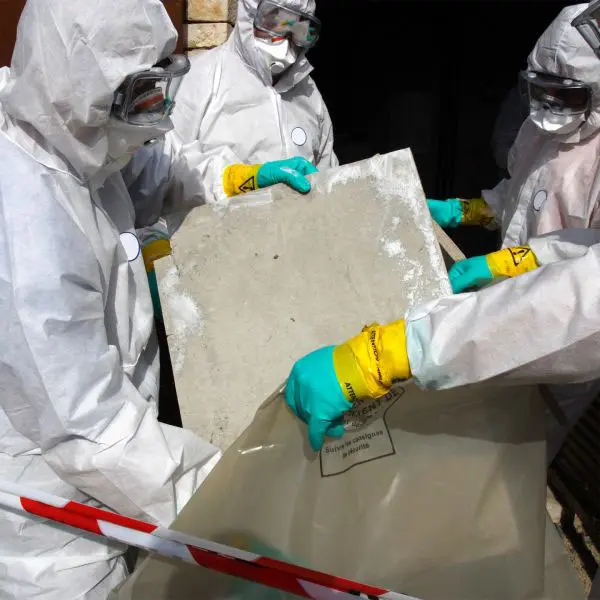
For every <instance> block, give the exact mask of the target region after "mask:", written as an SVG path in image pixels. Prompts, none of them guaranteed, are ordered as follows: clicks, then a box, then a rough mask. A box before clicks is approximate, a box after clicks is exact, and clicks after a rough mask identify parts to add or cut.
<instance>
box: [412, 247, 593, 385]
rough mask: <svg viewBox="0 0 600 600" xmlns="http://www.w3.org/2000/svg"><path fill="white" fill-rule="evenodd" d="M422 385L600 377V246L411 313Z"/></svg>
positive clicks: (417, 377) (415, 366)
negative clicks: (575, 256) (578, 255)
mask: <svg viewBox="0 0 600 600" xmlns="http://www.w3.org/2000/svg"><path fill="white" fill-rule="evenodd" d="M406 331H407V348H408V355H409V360H410V365H411V370H412V372H413V374H414V377H415V380H416V382H417V383H418V385H419V386H421V387H423V388H429V389H444V388H452V387H457V386H460V385H465V384H470V383H475V382H480V381H493V382H494V383H497V384H521V383H531V382H536V383H576V382H582V381H589V380H592V379H596V378H598V377H599V376H600V360H599V357H600V245H594V246H591V247H590V248H588V249H587V250H586V252H585V253H584V254H583V255H582V256H580V257H579V258H572V259H568V260H563V261H560V262H557V263H553V264H548V265H545V266H543V267H540V268H539V269H536V270H535V271H531V272H530V273H527V274H525V275H520V276H518V277H515V278H513V279H509V280H506V281H502V282H500V283H498V284H496V285H493V286H490V287H488V288H485V289H483V290H481V291H479V292H474V293H468V294H459V295H456V296H450V297H447V298H443V299H441V300H436V301H433V302H430V303H427V304H425V305H422V306H419V307H415V308H412V309H410V310H409V311H408V312H407V314H406Z"/></svg>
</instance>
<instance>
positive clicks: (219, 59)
mask: <svg viewBox="0 0 600 600" xmlns="http://www.w3.org/2000/svg"><path fill="white" fill-rule="evenodd" d="M314 12H315V0H277V1H276V2H272V1H270V0H262V2H258V0H239V2H238V14H237V22H236V27H235V29H234V31H233V33H232V35H231V36H230V37H229V39H228V40H227V41H226V42H225V43H224V44H223V45H222V46H220V47H218V48H215V49H213V50H209V51H208V52H206V53H204V54H201V55H199V56H197V57H192V59H191V63H192V68H191V70H190V73H189V75H188V77H186V79H185V81H184V82H183V84H182V86H181V89H180V91H179V96H178V102H177V106H176V108H175V110H174V112H173V123H174V125H175V131H176V132H177V133H178V134H179V135H180V136H181V138H182V139H183V140H184V141H185V142H192V141H194V140H199V142H200V146H201V148H202V150H203V152H205V153H208V154H212V153H222V152H225V151H226V149H227V148H231V149H232V150H233V152H234V153H235V155H236V156H237V157H238V158H241V159H243V160H244V162H248V163H261V162H265V161H267V160H276V159H278V158H286V157H293V156H303V157H304V158H306V159H308V160H309V161H310V162H311V163H313V164H314V165H315V166H317V167H318V168H319V169H323V168H325V169H326V168H329V167H335V166H337V164H338V160H337V158H336V156H335V153H334V151H333V129H332V124H331V119H330V117H329V113H328V111H327V107H326V106H325V103H324V101H323V98H322V97H321V94H320V93H319V90H318V89H317V86H316V84H315V82H314V81H313V80H312V78H311V77H310V72H311V71H312V66H311V65H310V63H309V62H308V59H307V58H306V52H307V51H308V49H309V48H311V47H313V46H314V44H316V42H317V40H318V35H319V30H320V23H319V22H318V20H316V19H315V18H314V16H313V15H314ZM217 176H218V174H217ZM215 183H217V184H218V183H219V182H218V180H217V181H216V182H215Z"/></svg>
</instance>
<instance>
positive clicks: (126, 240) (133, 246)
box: [119, 231, 142, 262]
mask: <svg viewBox="0 0 600 600" xmlns="http://www.w3.org/2000/svg"><path fill="white" fill-rule="evenodd" d="M119 237H120V238H121V245H122V246H123V248H124V249H125V254H126V255H127V260H128V261H129V262H132V261H134V260H135V259H136V258H137V257H138V256H139V255H140V252H141V250H142V247H141V245H140V240H138V238H137V236H136V235H135V234H133V233H131V232H129V231H126V232H125V233H122V234H121V235H120V236H119Z"/></svg>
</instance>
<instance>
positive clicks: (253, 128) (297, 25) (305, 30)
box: [139, 0, 338, 318]
mask: <svg viewBox="0 0 600 600" xmlns="http://www.w3.org/2000/svg"><path fill="white" fill-rule="evenodd" d="M314 12H315V0H277V1H272V0H262V1H261V2H259V1H258V0H239V2H238V13H237V22H236V27H235V30H234V32H233V34H232V35H231V36H230V37H229V39H228V40H227V41H226V42H225V43H224V44H223V45H221V46H219V47H218V48H214V49H212V50H209V51H208V52H205V53H203V54H201V55H199V56H195V57H192V58H191V64H192V68H191V70H190V73H189V74H188V75H187V76H186V77H185V79H184V81H183V82H182V84H181V88H180V90H179V92H178V95H177V104H176V106H175V109H174V111H173V115H172V119H173V123H174V126H175V133H176V134H177V135H178V136H179V138H181V139H182V140H183V141H184V142H185V143H190V142H194V141H196V140H198V142H199V145H200V146H199V147H200V149H201V151H202V152H203V153H204V154H205V155H206V156H207V160H209V161H210V160H211V157H212V156H215V155H216V156H221V155H222V156H224V157H226V158H227V159H228V160H230V162H233V158H232V156H231V152H232V151H233V154H234V156H235V157H236V160H241V161H243V162H245V163H248V164H252V163H263V162H265V161H276V160H279V159H286V158H287V159H291V158H292V157H298V156H300V157H304V158H305V159H306V160H308V161H309V162H310V163H311V164H313V165H315V166H316V167H318V168H319V169H323V168H328V167H334V166H337V165H338V160H337V157H336V156H335V153H334V151H333V128H332V123H331V118H330V117H329V112H328V111H327V107H326V105H325V102H324V101H323V98H322V96H321V94H320V93H319V90H318V89H317V86H316V84H315V82H314V81H313V79H312V78H311V77H310V73H311V71H312V66H311V65H310V63H309V62H308V60H307V58H306V53H307V51H308V50H309V49H310V48H312V47H314V45H315V44H316V43H317V41H318V39H319V33H320V29H321V23H320V22H319V20H318V19H316V18H315V16H314ZM315 170H316V169H315ZM210 178H212V182H213V185H212V187H211V185H210ZM221 179H222V173H221V172H220V171H219V170H218V169H217V170H214V171H212V172H209V173H207V176H206V177H205V184H206V186H207V188H208V190H209V191H208V194H207V198H208V200H209V201H217V200H219V199H220V197H221V195H222V183H221ZM244 181H247V179H245V180H244ZM248 189H252V186H251V185H250V186H248ZM177 221H178V219H176V218H175V219H171V220H170V222H167V221H165V220H161V221H160V222H158V223H156V224H154V225H153V226H151V227H146V228H144V229H143V230H141V231H140V232H139V235H140V237H141V239H142V240H143V244H144V258H145V262H146V266H147V269H148V276H149V279H150V285H151V289H152V292H153V294H152V297H153V302H154V310H155V315H156V316H157V318H161V309H160V300H159V298H158V293H157V291H156V281H155V274H154V271H153V263H154V261H155V260H156V259H159V258H162V257H164V256H166V255H168V254H170V251H171V247H170V244H169V237H170V234H171V233H172V230H173V229H174V228H176V226H177V225H176V224H177Z"/></svg>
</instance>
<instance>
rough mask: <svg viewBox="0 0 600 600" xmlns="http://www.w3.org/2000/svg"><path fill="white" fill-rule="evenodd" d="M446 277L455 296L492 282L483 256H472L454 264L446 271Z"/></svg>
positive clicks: (491, 276)
mask: <svg viewBox="0 0 600 600" xmlns="http://www.w3.org/2000/svg"><path fill="white" fill-rule="evenodd" d="M448 277H449V278H450V285H451V286H452V291H453V292H454V293H455V294H460V293H461V292H464V291H465V290H469V289H473V288H475V289H477V288H481V287H483V286H484V285H487V284H488V283H492V281H493V280H494V276H493V275H492V272H491V271H490V267H489V266H488V263H487V260H486V258H485V256H474V257H473V258H467V259H465V260H461V261H459V262H457V263H454V264H453V265H452V267H451V268H450V271H448Z"/></svg>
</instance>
